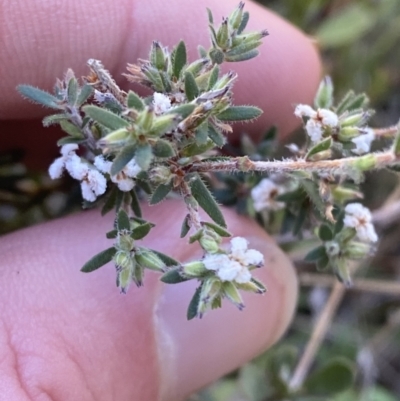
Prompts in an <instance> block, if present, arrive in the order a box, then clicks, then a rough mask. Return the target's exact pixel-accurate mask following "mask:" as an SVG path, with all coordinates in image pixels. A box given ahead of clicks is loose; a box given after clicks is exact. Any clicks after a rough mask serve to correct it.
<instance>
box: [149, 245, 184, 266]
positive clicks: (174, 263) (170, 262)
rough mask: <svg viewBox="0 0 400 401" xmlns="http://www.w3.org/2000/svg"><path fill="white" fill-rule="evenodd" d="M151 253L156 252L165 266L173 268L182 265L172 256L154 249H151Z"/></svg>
mask: <svg viewBox="0 0 400 401" xmlns="http://www.w3.org/2000/svg"><path fill="white" fill-rule="evenodd" d="M151 251H152V252H154V253H155V254H156V255H157V256H158V257H159V258H160V259H161V260H162V261H163V262H164V263H165V266H168V267H171V266H179V265H180V263H179V262H178V261H177V260H175V259H174V258H171V256H168V255H165V254H164V253H162V252H159V251H155V250H154V249H151Z"/></svg>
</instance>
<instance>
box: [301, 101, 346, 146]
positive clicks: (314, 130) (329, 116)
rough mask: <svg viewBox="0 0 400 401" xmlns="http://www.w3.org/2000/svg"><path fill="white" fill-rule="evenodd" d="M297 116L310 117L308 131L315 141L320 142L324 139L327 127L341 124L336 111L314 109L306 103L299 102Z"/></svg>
mask: <svg viewBox="0 0 400 401" xmlns="http://www.w3.org/2000/svg"><path fill="white" fill-rule="evenodd" d="M294 114H295V116H297V117H308V119H309V120H308V121H307V123H306V127H305V128H306V131H307V134H308V136H309V137H310V138H311V140H312V141H313V142H319V141H321V139H322V136H323V133H324V129H325V128H326V127H330V128H335V127H337V126H338V124H339V118H338V116H337V114H336V113H334V112H333V111H331V110H328V109H318V110H314V109H313V108H312V107H310V106H308V105H306V104H299V105H297V106H296V109H295V111H294Z"/></svg>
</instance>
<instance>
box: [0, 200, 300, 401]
mask: <svg viewBox="0 0 400 401" xmlns="http://www.w3.org/2000/svg"><path fill="white" fill-rule="evenodd" d="M145 213H146V216H147V217H148V218H149V219H150V220H152V221H154V222H155V223H157V226H156V228H155V229H154V233H152V234H151V238H150V241H149V242H146V243H147V245H148V246H152V247H153V248H155V249H158V250H160V251H164V252H168V253H172V254H173V255H174V256H175V257H177V258H179V259H181V260H182V259H192V258H193V257H194V255H193V250H192V249H193V246H190V247H189V246H188V245H187V244H186V241H184V240H180V241H179V240H177V239H176V238H177V237H178V233H179V230H180V223H181V221H182V219H183V217H184V215H185V211H184V210H183V209H181V208H180V207H178V206H177V204H176V203H175V202H169V201H168V202H165V203H163V206H162V207H161V208H158V207H156V208H146V210H145ZM227 219H228V222H229V224H230V228H231V230H232V231H233V232H234V233H235V235H242V236H246V237H248V238H249V239H250V241H252V244H251V245H252V246H255V247H257V248H258V249H259V250H261V251H263V252H264V254H265V258H266V266H265V268H263V269H260V271H259V273H260V275H259V277H260V278H261V279H262V280H263V281H264V282H265V283H266V284H267V285H268V287H269V291H268V292H267V294H266V295H264V296H259V295H254V294H253V295H252V294H250V295H248V296H247V297H246V298H245V302H246V307H245V309H244V311H242V312H239V311H238V310H236V309H235V308H234V307H232V306H231V305H229V304H227V305H224V307H223V308H222V309H221V310H217V311H212V312H210V313H209V314H208V315H206V316H205V317H204V318H203V319H202V320H201V321H200V320H199V321H187V320H186V318H185V309H186V307H187V305H188V302H189V300H190V297H191V295H192V293H193V284H190V283H189V284H177V285H175V286H166V285H163V284H162V283H160V282H159V281H158V276H157V275H156V274H152V273H147V274H146V277H145V287H144V288H139V289H138V288H130V290H129V292H128V294H127V295H120V294H119V293H118V290H117V289H116V288H115V284H114V280H115V269H114V268H113V267H112V266H109V265H108V266H106V267H103V268H102V269H100V270H98V271H96V272H93V273H91V274H83V273H81V272H79V268H80V266H81V265H82V264H83V263H84V262H85V261H86V260H87V259H88V258H89V257H91V256H92V255H93V254H95V253H97V252H99V251H101V250H102V249H104V248H106V247H108V246H110V242H109V241H107V240H106V239H104V235H103V232H105V231H107V230H108V229H109V228H110V226H112V221H111V219H109V218H103V219H99V217H98V215H97V213H91V212H89V213H86V214H84V215H83V214H79V215H76V216H72V217H68V218H65V219H61V220H57V221H54V222H51V223H48V224H45V225H41V226H37V227H34V228H31V229H28V230H25V231H22V232H18V233H15V234H12V235H9V236H7V237H3V239H2V241H1V243H0V253H1V255H2V258H1V275H0V280H1V281H0V283H1V292H0V304H1V305H0V306H1V310H2V321H1V322H2V325H1V327H0V343H1V346H0V354H1V355H0V360H1V361H2V364H1V365H0V371H1V374H0V388H2V390H3V391H4V389H5V391H6V394H9V397H8V399H21V400H23V399H25V398H27V399H28V398H29V399H40V398H41V397H44V395H47V397H49V398H51V399H57V400H58V399H60V400H61V399H62V400H65V401H68V400H76V399H79V400H82V401H85V400H92V399H96V400H100V401H101V400H109V399H116V400H122V401H123V400H149V401H151V400H157V399H181V398H183V397H184V396H186V395H187V394H188V393H190V392H192V391H193V390H195V389H197V388H199V387H201V386H203V385H205V384H207V383H209V382H210V381H212V380H215V379H216V378H217V377H219V376H220V375H222V374H224V373H227V372H229V371H230V370H232V369H234V368H235V367H237V366H238V365H240V364H242V363H243V362H244V361H246V360H247V359H249V358H251V357H253V356H255V355H256V354H257V353H259V352H260V351H261V350H262V349H264V348H265V347H267V346H270V345H271V344H272V343H273V342H274V341H276V339H277V338H278V337H279V336H280V335H281V334H282V332H283V331H284V330H285V328H286V326H287V324H288V321H289V320H290V317H291V315H292V312H293V307H294V303H295V299H296V281H295V278H294V273H293V270H292V268H291V265H290V262H289V261H288V260H287V259H286V258H285V257H284V255H283V254H282V253H281V252H280V251H279V250H278V248H277V247H276V246H275V245H274V244H273V243H272V242H271V240H270V239H268V238H267V236H266V235H265V233H263V232H262V230H261V229H260V228H259V227H258V226H256V225H255V223H250V222H249V221H247V220H246V219H245V218H243V217H240V218H239V217H237V216H236V214H234V213H232V212H227Z"/></svg>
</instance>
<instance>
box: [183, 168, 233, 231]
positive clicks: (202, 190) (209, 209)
mask: <svg viewBox="0 0 400 401" xmlns="http://www.w3.org/2000/svg"><path fill="white" fill-rule="evenodd" d="M190 188H191V190H192V195H193V197H194V198H195V199H196V200H197V202H199V205H200V206H201V207H202V209H203V210H204V211H205V212H206V213H207V214H208V215H209V216H210V217H211V218H212V219H213V220H214V221H215V222H216V223H217V224H219V225H220V226H222V227H226V223H225V219H224V216H223V214H222V212H221V210H220V208H219V206H218V204H217V202H216V201H215V199H214V198H213V196H212V195H211V192H210V191H209V189H208V188H207V186H206V185H205V184H204V182H203V180H202V179H201V178H200V176H197V177H196V178H195V179H193V180H192V181H190Z"/></svg>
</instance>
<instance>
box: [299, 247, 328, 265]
mask: <svg viewBox="0 0 400 401" xmlns="http://www.w3.org/2000/svg"><path fill="white" fill-rule="evenodd" d="M324 256H326V250H325V247H324V246H323V245H320V246H319V247H317V248H314V249H313V250H311V251H310V252H308V253H307V255H306V256H305V257H304V260H305V261H306V262H315V261H317V260H318V259H322V258H323V257H324Z"/></svg>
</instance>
